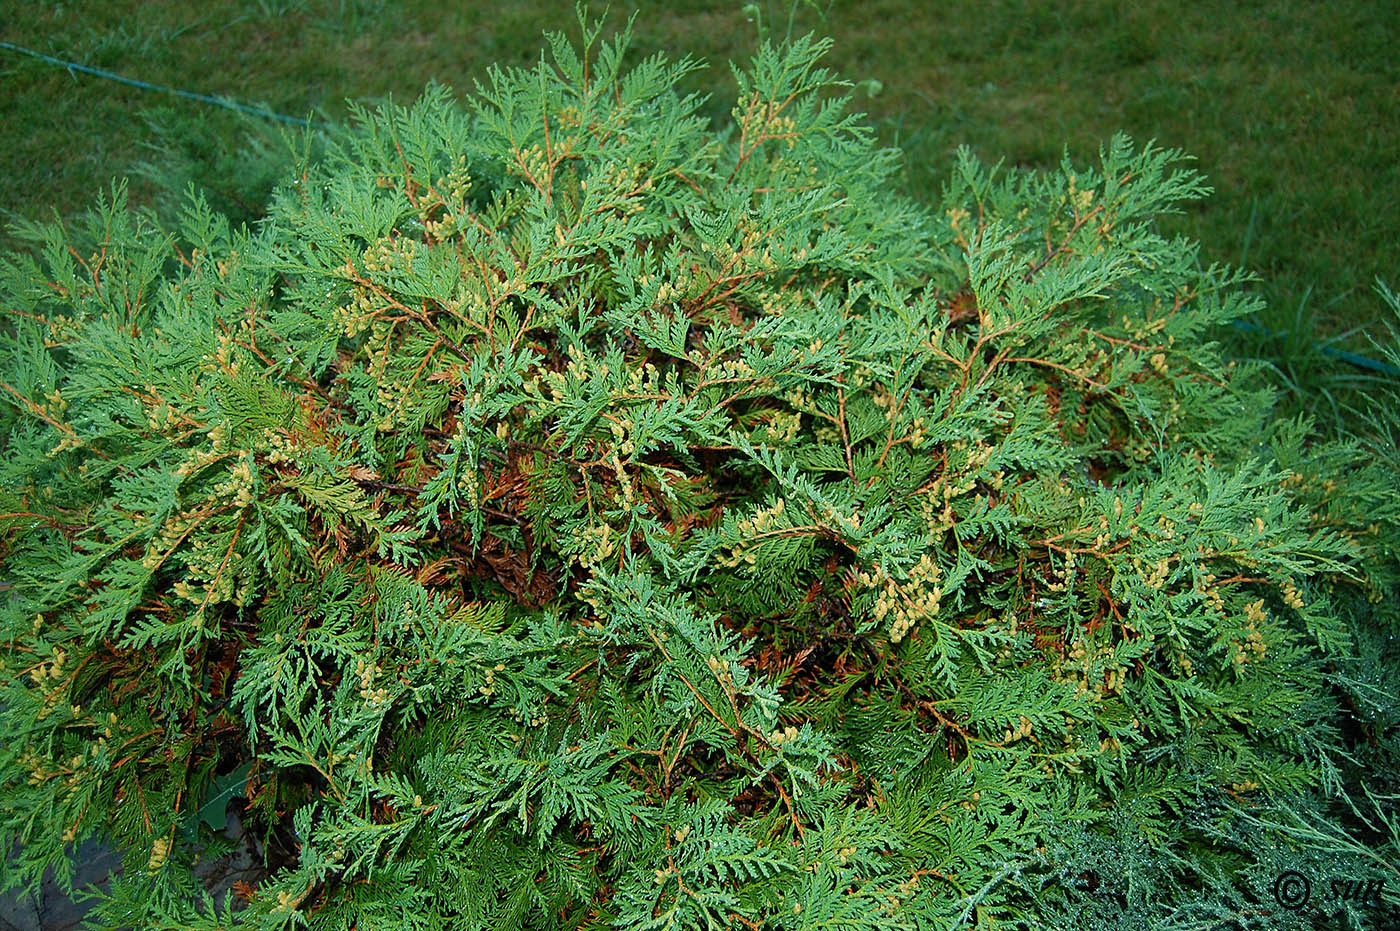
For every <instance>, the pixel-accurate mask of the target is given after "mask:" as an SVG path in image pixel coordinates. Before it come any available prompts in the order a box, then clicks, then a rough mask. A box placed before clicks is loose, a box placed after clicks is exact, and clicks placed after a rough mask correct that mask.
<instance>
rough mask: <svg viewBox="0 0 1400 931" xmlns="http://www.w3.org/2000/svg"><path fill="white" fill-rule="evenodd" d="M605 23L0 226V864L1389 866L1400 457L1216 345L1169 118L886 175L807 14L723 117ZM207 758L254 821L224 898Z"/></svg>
mask: <svg viewBox="0 0 1400 931" xmlns="http://www.w3.org/2000/svg"><path fill="white" fill-rule="evenodd" d="M626 43H627V38H626V35H622V36H619V37H617V38H614V39H611V40H609V39H604V38H603V37H601V36H600V35H599V31H598V29H597V28H595V27H592V26H588V25H585V28H584V40H583V42H582V45H581V47H575V46H573V45H571V44H569V43H568V42H567V41H566V40H565V39H564V38H563V37H561V36H553V37H551V38H550V45H549V55H548V56H547V57H543V58H542V59H541V62H540V64H539V66H538V67H536V68H535V69H533V70H499V71H493V72H492V73H491V75H490V80H489V82H488V84H487V86H485V87H481V88H478V92H477V95H476V97H475V98H474V99H472V100H471V101H470V103H469V106H468V107H467V108H466V109H464V108H462V107H461V106H460V105H458V104H457V103H456V102H454V100H453V98H452V97H451V95H450V94H449V93H448V91H446V90H445V89H444V88H441V87H430V88H428V90H427V91H426V92H425V94H424V95H423V96H422V98H421V99H420V100H418V101H417V102H416V103H414V104H413V105H411V106H408V107H403V106H396V105H391V106H386V107H384V108H382V109H379V110H375V111H369V110H365V109H361V110H358V111H356V121H355V125H354V126H353V127H351V128H348V129H346V130H343V131H338V133H337V134H336V137H335V139H334V140H333V141H332V143H331V144H330V145H329V147H328V151H327V152H326V154H325V155H324V157H321V158H316V159H311V158H307V159H304V160H303V161H302V163H301V164H300V165H299V166H298V167H297V169H296V173H295V175H294V176H292V177H290V178H288V179H287V180H286V182H285V183H283V184H281V185H280V186H279V187H278V188H277V190H276V191H275V193H274V194H273V197H272V200H271V204H270V207H269V212H268V216H267V217H266V218H265V219H264V220H263V221H261V222H260V223H259V224H258V225H257V226H256V227H255V228H253V229H251V230H250V229H248V228H246V227H234V226H233V225H232V224H231V223H230V222H229V221H228V220H227V219H226V218H225V217H224V216H222V215H221V214H219V213H218V212H216V211H214V210H213V209H211V208H210V207H209V206H208V204H207V202H206V201H205V200H204V199H203V197H202V196H201V195H199V194H198V193H193V192H192V193H191V195H190V196H189V198H188V200H187V203H186V205H185V207H184V210H183V213H182V215H181V217H180V219H179V221H178V223H177V224H175V225H174V227H173V228H169V229H167V228H163V227H162V226H161V225H160V224H159V223H158V222H157V221H156V220H155V219H154V218H153V217H152V216H150V215H148V214H146V213H143V212H141V211H137V210H132V209H129V208H128V206H127V204H126V202H125V198H124V195H123V190H122V188H121V187H119V186H118V187H116V188H114V190H113V192H112V194H111V195H110V196H109V197H107V198H105V199H103V200H101V201H99V205H98V208H97V209H96V211H95V212H94V213H93V215H92V216H91V217H90V219H89V220H88V221H87V222H86V223H85V224H84V225H81V226H79V227H77V228H74V229H65V228H63V227H61V226H59V225H49V226H33V227H25V228H23V229H21V230H19V233H20V234H21V235H22V236H23V238H24V239H25V240H26V241H28V242H30V243H31V244H32V249H30V250H29V251H28V252H25V253H17V254H12V255H9V256H8V257H6V258H5V259H4V260H3V266H0V303H3V307H4V310H5V312H6V315H7V317H8V327H7V331H6V332H5V333H4V335H3V342H4V364H3V373H4V378H3V381H4V384H3V403H0V431H3V436H4V440H3V442H4V456H3V457H0V488H3V491H0V496H3V499H4V500H3V502H0V512H3V513H2V514H0V530H2V532H3V537H0V541H2V542H0V546H2V547H3V550H0V555H3V560H4V562H3V566H4V568H3V573H4V578H5V582H6V584H8V586H9V588H8V591H7V593H6V595H5V598H4V601H3V604H0V628H2V629H3V654H2V655H3V663H4V669H5V673H6V675H5V676H4V684H3V692H0V695H3V697H0V719H3V728H4V733H5V734H6V736H7V738H8V739H7V740H6V741H5V742H4V743H3V745H0V784H2V785H3V807H2V810H0V825H3V826H2V827H0V837H3V839H4V842H5V845H6V847H7V848H9V847H11V846H16V847H17V849H18V853H17V855H16V856H15V857H13V858H12V859H11V861H10V862H7V863H6V864H5V865H4V867H3V869H4V874H3V883H4V884H5V885H6V886H33V885H34V884H36V883H37V882H38V881H39V878H40V876H41V874H42V873H43V871H44V870H45V869H46V868H53V869H54V870H55V871H56V876H57V877H58V879H59V881H60V882H63V881H65V879H66V878H69V877H71V875H72V874H71V862H70V858H71V856H72V854H73V852H74V850H75V846H76V845H77V844H78V843H80V842H82V841H83V840H84V839H86V838H89V837H100V838H103V839H105V840H107V841H108V842H110V843H112V844H114V845H115V846H116V847H117V848H118V849H120V850H121V851H122V852H123V854H124V858H125V859H124V866H125V868H124V871H123V874H122V876H121V877H120V878H119V880H118V881H117V882H116V883H115V884H114V886H113V888H112V890H111V891H110V893H109V894H107V895H106V896H105V898H104V899H103V900H102V901H101V902H100V903H99V905H98V908H97V910H96V911H95V913H94V923H95V926H98V927H114V928H115V927H124V926H134V927H151V928H204V929H214V928H232V927H247V928H284V927H303V926H304V927H310V928H326V929H331V928H346V929H348V928H362V929H364V928H401V927H407V928H447V927H452V928H542V929H543V928H628V929H633V928H635V929H643V928H654V929H709V928H741V927H742V928H754V929H757V928H774V929H779V928H783V929H799V928H813V929H816V928H824V929H851V931H855V929H862V931H865V929H869V931H874V929H916V928H917V929H923V928H950V927H958V926H975V927H993V926H1013V927H1017V926H1026V927H1040V926H1046V927H1090V926H1109V927H1114V926H1119V925H1120V924H1122V925H1127V924H1128V923H1130V922H1131V923H1134V924H1140V925H1141V926H1142V927H1153V928H1187V927H1238V928H1259V927H1289V926H1297V927H1305V926H1307V922H1308V921H1309V920H1311V919H1309V917H1308V914H1309V913H1306V912H1289V911H1285V910H1283V909H1281V908H1280V907H1279V906H1278V904H1277V903H1276V902H1275V901H1274V900H1273V898H1272V896H1271V893H1270V891H1269V890H1270V883H1272V881H1273V879H1274V877H1275V876H1277V875H1278V873H1279V872H1280V871H1281V870H1284V869H1299V870H1303V871H1308V870H1312V871H1314V874H1315V875H1318V876H1324V875H1334V874H1335V875H1346V876H1348V877H1351V878H1386V879H1388V880H1389V881H1390V885H1389V886H1388V887H1387V893H1386V894H1387V895H1388V896H1393V895H1394V894H1395V890H1396V889H1397V888H1400V883H1397V882H1395V880H1396V863H1397V856H1400V818H1397V811H1396V806H1395V803H1394V800H1395V798H1396V793H1397V791H1400V787H1398V786H1397V785H1396V780H1395V752H1396V744H1395V740H1396V722H1397V710H1400V709H1398V708H1397V699H1396V695H1397V693H1400V689H1397V688H1396V685H1397V683H1396V681H1395V674H1394V672H1393V670H1394V667H1395V659H1396V657H1395V646H1394V634H1395V633H1396V630H1397V626H1400V625H1397V613H1396V608H1395V604H1396V603H1395V600H1394V595H1395V593H1396V589H1397V582H1398V581H1400V572H1398V571H1397V568H1398V567H1397V562H1396V546H1397V543H1400V529H1398V528H1400V522H1398V521H1397V518H1398V517H1400V499H1397V493H1396V489H1397V487H1400V485H1397V481H1396V479H1397V476H1398V475H1400V460H1397V457H1396V454H1395V451H1394V445H1393V443H1386V442H1384V441H1380V440H1376V441H1373V442H1371V443H1369V444H1367V443H1363V442H1361V441H1355V442H1322V441H1319V440H1318V439H1316V438H1315V437H1314V435H1313V431H1312V430H1311V427H1310V424H1308V423H1306V422H1295V421H1278V420H1275V419H1274V418H1273V416H1272V413H1271V412H1272V402H1273V392H1272V389H1271V388H1270V387H1269V385H1268V383H1267V381H1266V379H1265V378H1264V373H1262V372H1261V371H1260V370H1259V369H1257V368H1255V367H1251V366H1244V365H1235V364H1229V363H1227V362H1225V360H1223V359H1222V357H1221V353H1220V351H1219V349H1218V347H1217V346H1216V344H1215V343H1214V342H1213V341H1212V333H1213V332H1214V331H1215V328H1216V327H1218V326H1219V325H1220V324H1222V323H1224V322H1226V321H1229V320H1233V319H1238V318H1241V317H1244V316H1246V315H1248V314H1250V313H1252V312H1253V311H1254V310H1255V309H1256V303H1257V302H1256V301H1255V300H1254V299H1253V298H1251V297H1250V296H1249V294H1248V292H1247V290H1246V289H1245V287H1244V285H1245V283H1246V278H1245V276H1244V275H1243V274H1242V273H1240V272H1238V271H1235V270H1231V269H1227V268H1221V267H1218V266H1209V267H1203V265H1202V263H1201V262H1200V261H1199V260H1198V257H1197V252H1196V247H1195V246H1194V245H1193V244H1192V243H1189V242H1185V241H1182V240H1176V239H1167V238H1165V237H1164V236H1163V235H1161V234H1160V233H1159V232H1158V230H1157V227H1156V225H1155V221H1156V218H1157V217H1159V216H1161V215H1162V214H1164V213H1167V212H1171V211H1175V210H1180V209H1183V208H1184V207H1185V206H1186V205H1188V204H1189V203H1190V202H1191V201H1193V200H1195V199H1198V198H1200V197H1202V196H1204V195H1205V194H1206V193H1207V188H1206V186H1205V184H1204V182H1203V180H1202V178H1201V177H1200V176H1199V175H1198V174H1197V173H1195V172H1193V171H1191V170H1190V169H1189V168H1186V167H1183V164H1182V161H1183V160H1182V156H1181V155H1180V153H1177V152H1174V151H1164V150H1160V149H1157V148H1155V147H1153V146H1151V145H1148V146H1138V145H1135V144H1133V143H1132V142H1131V141H1130V140H1128V139H1127V138H1123V137H1119V138H1115V139H1113V140H1112V141H1111V142H1110V143H1108V144H1107V145H1106V146H1104V148H1103V149H1102V151H1101V153H1100V157H1099V160H1098V162H1097V164H1095V165H1093V166H1092V167H1084V166H1075V165H1072V164H1070V163H1069V162H1068V160H1066V163H1065V164H1064V165H1063V167H1062V168H1061V169H1060V170H1059V171H1057V172H1053V173H1040V174H1030V173H1023V172H1016V171H1010V170H1004V169H1001V168H992V167H988V166H985V165H982V164H980V163H978V162H977V161H975V160H974V159H973V158H972V157H971V156H970V155H966V154H964V156H963V157H962V158H961V159H960V161H959V164H958V167H957V170H956V172H955V173H954V175H953V177H952V178H951V179H950V180H949V182H948V185H947V188H946V191H945V194H944V197H943V201H942V203H940V204H938V205H932V206H923V205H919V204H916V203H913V202H911V201H908V200H905V199H902V198H901V197H899V196H898V195H896V194H895V193H893V192H892V188H893V182H892V174H893V171H894V169H895V156H894V153H892V152H890V151H887V150H882V149H880V148H878V146H877V145H876V144H875V141H874V139H873V136H872V133H871V132H870V131H869V130H868V129H867V128H866V127H865V126H863V125H862V123H861V121H860V117H859V115H858V114H854V113H852V112H850V110H849V109H848V106H847V104H848V101H847V99H846V98H845V97H843V96H841V93H840V87H841V86H842V85H841V82H840V81H838V80H837V78H836V77H835V76H834V75H833V74H831V73H830V72H829V71H828V70H826V69H825V68H823V67H822V66H821V63H820V62H821V57H822V54H823V52H824V51H825V49H826V48H827V43H826V42H825V41H823V40H817V39H814V38H811V37H807V38H802V39H797V40H793V41H790V42H785V43H782V44H778V45H765V46H764V47H763V48H762V49H761V50H760V51H759V52H758V53H757V55H756V56H755V57H754V59H753V61H752V62H750V63H749V64H748V65H747V66H746V67H744V68H736V69H735V79H736V81H737V85H738V90H737V97H736V103H735V106H734V109H733V124H732V126H729V127H726V128H723V129H720V130H716V129H714V128H712V127H710V126H709V125H708V121H706V120H704V119H702V118H701V117H700V116H699V115H698V111H699V108H700V107H701V105H702V101H701V100H700V99H698V98H696V97H694V96H682V95H680V94H678V93H677V92H676V91H675V90H674V89H673V88H674V86H675V84H676V82H677V81H678V79H679V78H681V77H682V76H683V75H685V74H686V73H687V72H688V71H690V70H692V69H694V68H695V67H697V65H696V63H695V62H692V61H689V60H681V61H668V60H664V59H662V58H660V57H655V58H649V59H646V60H644V61H641V62H639V63H637V64H636V65H635V66H634V67H631V68H630V69H624V68H623V67H622V60H623V55H624V52H625V50H626ZM1391 435H1392V436H1393V435H1394V434H1393V433H1392V434H1391ZM240 800H241V801H240ZM229 804H235V805H242V808H241V810H242V811H243V815H244V818H245V820H246V821H248V822H249V823H250V824H253V825H255V826H256V828H257V829H258V830H259V831H261V832H262V834H263V836H264V837H265V838H266V841H267V849H268V851H269V852H270V863H269V864H268V867H269V869H268V876H267V878H266V880H265V881H264V882H262V883H260V884H258V885H257V886H256V888H253V889H250V890H245V892H246V893H247V894H246V896H245V895H240V896H237V897H231V898H230V899H229V900H228V901H226V902H214V901H213V900H212V899H211V898H210V897H209V896H208V895H207V894H206V893H204V892H203V890H202V889H201V888H200V887H199V885H198V883H197V882H196V881H195V880H194V878H193V876H192V873H191V866H192V864H194V863H195V862H196V860H197V859H198V858H200V857H208V856H213V855H217V853H218V852H219V849H220V847H219V844H220V843H222V842H223V841H222V840H221V838H220V836H219V834H218V828H220V827H221V826H222V824H223V821H224V819H225V817H226V811H227V806H228V805H229ZM1392 905H1393V903H1392ZM1337 907H1338V908H1340V909H1342V910H1343V911H1345V912H1346V916H1345V917H1346V918H1347V920H1349V921H1353V922H1357V923H1363V924H1364V923H1366V922H1374V921H1377V920H1379V917H1380V916H1381V915H1383V912H1381V911H1377V910H1376V909H1374V908H1372V907H1370V906H1366V905H1364V904H1360V903H1350V904H1339V905H1338V906H1337Z"/></svg>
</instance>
